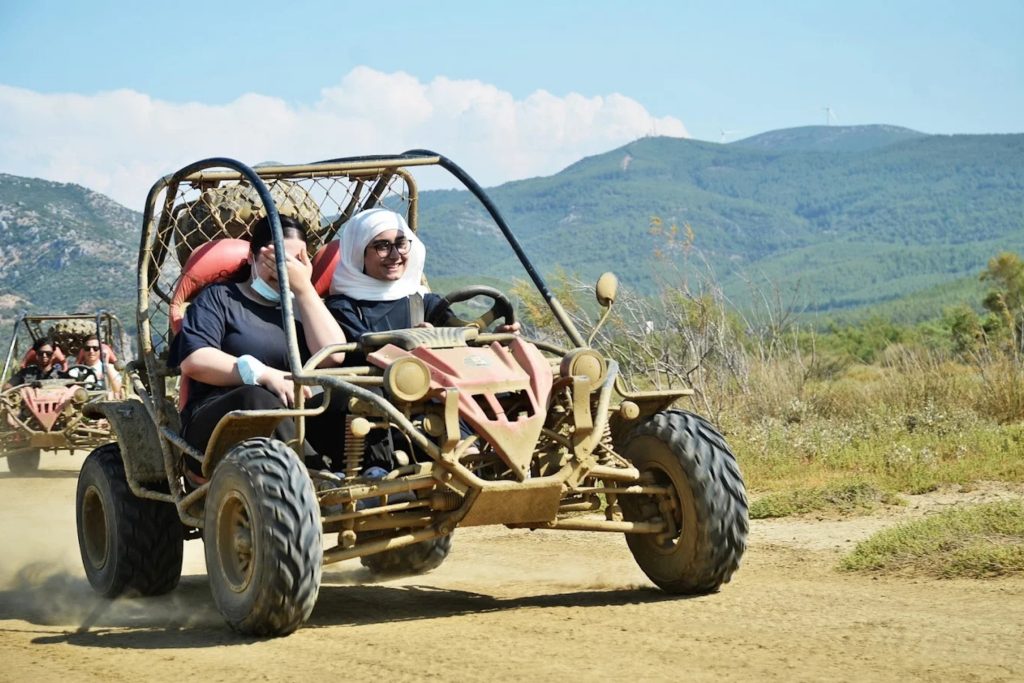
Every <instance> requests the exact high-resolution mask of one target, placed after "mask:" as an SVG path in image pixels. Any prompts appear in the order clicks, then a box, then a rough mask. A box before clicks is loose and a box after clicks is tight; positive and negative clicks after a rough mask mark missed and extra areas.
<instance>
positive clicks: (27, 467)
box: [7, 448, 39, 475]
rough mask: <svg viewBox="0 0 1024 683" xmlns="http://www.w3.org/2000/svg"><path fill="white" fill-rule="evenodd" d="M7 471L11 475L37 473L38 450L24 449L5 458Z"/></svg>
mask: <svg viewBox="0 0 1024 683" xmlns="http://www.w3.org/2000/svg"><path fill="white" fill-rule="evenodd" d="M7 469H9V470H10V471H11V474H17V475H23V474H32V473H33V472H38V471H39V449H38V448H26V449H25V450H21V451H18V452H16V453H11V454H10V455H8V456H7Z"/></svg>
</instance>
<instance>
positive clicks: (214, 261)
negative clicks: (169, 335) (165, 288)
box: [169, 239, 249, 334]
mask: <svg viewBox="0 0 1024 683" xmlns="http://www.w3.org/2000/svg"><path fill="white" fill-rule="evenodd" d="M248 258H249V243H248V242H247V241H245V240H238V239H223V240H214V241H213V242H207V243H206V244H204V245H202V246H200V247H199V248H198V249H196V250H195V251H193V252H192V255H191V256H189V257H188V260H187V261H185V267H184V268H182V271H181V277H180V278H179V279H178V284H177V285H176V286H175V287H174V294H173V295H172V296H171V308H170V313H169V315H170V319H171V331H172V332H174V333H175V334H177V333H178V332H180V331H181V322H182V320H184V318H185V309H186V308H187V307H188V303H189V302H190V301H191V300H192V299H194V298H195V297H196V295H197V294H199V292H200V291H202V289H203V287H205V286H206V285H209V284H212V283H214V282H221V281H223V280H227V279H228V278H230V277H231V276H233V275H235V274H236V273H237V272H238V271H239V269H241V267H242V266H244V265H245V263H246V261H247V260H248Z"/></svg>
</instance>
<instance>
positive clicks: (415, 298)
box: [409, 292, 424, 327]
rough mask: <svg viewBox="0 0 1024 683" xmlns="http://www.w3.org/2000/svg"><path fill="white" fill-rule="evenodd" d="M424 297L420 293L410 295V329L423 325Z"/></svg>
mask: <svg viewBox="0 0 1024 683" xmlns="http://www.w3.org/2000/svg"><path fill="white" fill-rule="evenodd" d="M423 317H424V313H423V295H422V294H420V293H419V292H416V293H415V294H410V295H409V327H417V326H418V325H421V324H422V323H423Z"/></svg>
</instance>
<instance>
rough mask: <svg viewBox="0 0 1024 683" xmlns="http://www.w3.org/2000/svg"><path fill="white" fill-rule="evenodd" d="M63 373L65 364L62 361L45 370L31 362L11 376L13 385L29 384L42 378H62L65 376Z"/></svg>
mask: <svg viewBox="0 0 1024 683" xmlns="http://www.w3.org/2000/svg"><path fill="white" fill-rule="evenodd" d="M63 373H64V366H63V365H61V364H60V363H54V364H53V365H52V366H50V369H49V370H43V369H42V368H41V367H39V366H38V365H36V364H35V363H29V364H28V365H26V366H25V367H23V368H22V369H21V370H19V371H18V372H17V373H16V374H15V375H14V377H12V378H11V386H12V387H13V386H17V385H19V384H28V383H29V382H35V381H37V380H41V379H60V378H62V377H63V376H64V374H63Z"/></svg>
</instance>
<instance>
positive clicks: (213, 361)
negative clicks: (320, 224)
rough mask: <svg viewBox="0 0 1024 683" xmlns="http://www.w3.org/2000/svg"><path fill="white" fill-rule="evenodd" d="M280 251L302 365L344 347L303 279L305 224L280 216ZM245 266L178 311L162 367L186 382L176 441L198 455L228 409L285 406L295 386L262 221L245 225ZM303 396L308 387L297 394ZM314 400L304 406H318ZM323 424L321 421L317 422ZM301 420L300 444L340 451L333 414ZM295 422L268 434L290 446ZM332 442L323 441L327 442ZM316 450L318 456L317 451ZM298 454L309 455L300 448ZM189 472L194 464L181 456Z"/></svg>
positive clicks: (266, 225)
mask: <svg viewBox="0 0 1024 683" xmlns="http://www.w3.org/2000/svg"><path fill="white" fill-rule="evenodd" d="M281 227H282V230H283V233H284V234H283V237H284V246H285V249H286V251H287V254H286V257H285V258H286V261H287V269H288V283H289V286H290V289H291V291H290V292H289V293H288V295H289V296H292V297H293V299H294V305H295V316H296V321H295V330H296V333H297V335H298V342H299V348H300V350H301V353H302V357H303V360H306V359H308V358H309V357H310V356H311V355H312V354H314V353H316V352H317V351H319V350H320V349H322V348H323V347H324V346H327V345H329V344H338V343H343V342H344V341H345V336H344V334H343V333H342V331H341V328H340V327H339V326H338V323H337V321H336V320H335V319H334V317H333V316H332V315H331V313H330V312H329V311H328V310H327V308H326V307H325V306H324V303H323V301H322V300H321V299H320V297H319V295H318V294H317V292H316V290H315V289H314V287H313V283H312V282H311V280H310V275H311V273H312V266H311V265H310V260H309V255H308V253H307V251H306V226H305V225H303V224H302V223H300V222H299V221H297V220H296V219H294V218H292V217H290V216H281ZM250 242H251V246H250V251H249V263H248V267H245V268H243V269H242V270H241V271H240V272H239V274H238V275H237V276H236V278H235V280H234V281H231V282H222V283H216V284H211V285H209V286H207V287H206V288H204V289H203V290H202V291H201V292H200V293H199V295H198V296H197V297H196V298H195V300H194V301H193V302H192V303H191V304H190V305H189V307H188V308H187V309H186V311H185V317H184V320H183V322H182V327H181V331H180V332H179V333H178V334H177V335H176V336H175V338H174V340H173V342H172V345H171V353H170V357H169V359H168V363H169V364H170V365H171V366H172V367H173V366H175V365H180V367H181V373H182V376H183V377H188V378H189V381H190V391H189V396H188V402H187V403H186V405H185V406H184V408H183V410H182V415H181V420H182V429H183V434H182V436H183V437H184V438H185V440H186V441H187V442H188V443H189V444H191V445H192V446H194V447H195V448H196V449H198V450H200V451H204V450H205V449H206V444H207V441H208V440H209V438H210V436H211V435H212V434H213V430H214V428H215V427H216V426H217V423H218V422H219V421H220V419H221V418H222V417H223V416H224V415H225V414H227V413H228V412H230V411H232V410H266V409H279V408H282V407H284V406H291V405H292V404H293V403H294V397H295V384H294V382H293V381H292V377H291V375H290V374H289V363H288V352H287V344H286V339H285V332H284V329H283V328H282V326H281V310H280V300H281V292H280V290H279V287H278V281H277V267H276V265H275V260H274V259H275V256H274V245H273V236H272V233H271V228H270V221H269V220H268V219H267V218H266V217H264V218H262V219H260V220H259V221H257V222H256V224H255V225H254V226H253V231H252V237H251V240H250ZM343 359H344V354H334V355H332V356H329V357H328V358H327V359H326V360H325V361H324V363H323V365H324V366H333V365H338V364H340V363H341V362H342V360H343ZM303 391H304V394H305V395H306V396H307V397H309V396H310V394H311V392H310V390H309V388H308V387H306V388H304V389H303ZM320 401H322V398H320V397H317V398H316V399H314V400H313V401H310V402H309V403H307V406H315V405H318V404H319V402H320ZM319 418H324V419H319ZM319 418H309V419H307V420H306V436H307V442H308V444H310V445H312V447H313V448H315V449H316V450H317V451H320V452H323V450H327V451H340V449H341V444H340V441H341V439H340V438H338V436H337V428H336V420H337V416H331V415H329V414H324V415H321V416H319ZM295 435H296V431H295V424H294V422H293V421H292V420H283V421H281V423H279V425H278V427H277V430H276V431H275V433H274V436H275V438H277V439H279V440H281V441H286V442H287V441H291V440H294V438H295ZM332 439H333V440H334V441H335V442H338V443H333V444H332V443H331V440H332ZM321 449H323V450H321ZM304 450H305V452H304V453H302V452H300V453H299V455H300V456H302V455H305V456H306V457H308V458H311V457H314V456H315V453H314V452H312V449H310V448H308V447H306V448H305V449H304ZM186 460H187V461H188V465H189V467H190V469H192V471H193V472H196V473H198V472H199V471H200V464H199V463H197V462H194V461H193V459H192V458H187V459H186Z"/></svg>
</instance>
